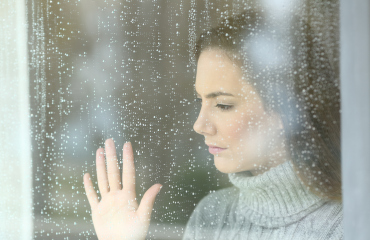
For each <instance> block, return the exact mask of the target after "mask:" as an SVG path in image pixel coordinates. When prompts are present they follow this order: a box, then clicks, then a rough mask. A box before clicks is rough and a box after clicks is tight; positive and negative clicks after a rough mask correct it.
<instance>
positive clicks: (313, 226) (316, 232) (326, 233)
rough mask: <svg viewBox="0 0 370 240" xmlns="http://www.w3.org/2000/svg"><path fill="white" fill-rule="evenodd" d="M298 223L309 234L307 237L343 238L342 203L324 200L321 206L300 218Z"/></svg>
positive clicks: (337, 239)
mask: <svg viewBox="0 0 370 240" xmlns="http://www.w3.org/2000/svg"><path fill="white" fill-rule="evenodd" d="M300 225H301V227H303V228H304V229H305V230H306V231H307V232H308V233H309V235H310V236H311V237H310V238H309V239H330V240H340V239H343V206H342V203H339V202H334V201H328V202H326V203H325V204H324V205H323V206H322V207H320V208H319V209H317V210H316V211H314V212H312V213H311V214H309V215H308V216H307V217H306V218H304V219H302V222H301V224H300Z"/></svg>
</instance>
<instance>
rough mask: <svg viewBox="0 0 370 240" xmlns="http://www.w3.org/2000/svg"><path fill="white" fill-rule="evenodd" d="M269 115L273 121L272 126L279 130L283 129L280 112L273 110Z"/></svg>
mask: <svg viewBox="0 0 370 240" xmlns="http://www.w3.org/2000/svg"><path fill="white" fill-rule="evenodd" d="M271 115H272V119H273V122H274V126H276V128H277V129H279V130H284V125H283V120H282V119H281V116H280V114H278V113H276V112H273V113H272V114H271Z"/></svg>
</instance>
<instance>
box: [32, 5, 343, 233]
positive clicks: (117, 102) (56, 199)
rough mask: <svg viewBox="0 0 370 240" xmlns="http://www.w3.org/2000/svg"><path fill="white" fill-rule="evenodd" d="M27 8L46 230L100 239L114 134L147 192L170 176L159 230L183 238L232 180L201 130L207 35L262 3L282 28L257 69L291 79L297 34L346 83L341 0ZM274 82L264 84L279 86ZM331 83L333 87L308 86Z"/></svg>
mask: <svg viewBox="0 0 370 240" xmlns="http://www.w3.org/2000/svg"><path fill="white" fill-rule="evenodd" d="M27 8H28V21H29V24H28V26H29V40H28V42H29V61H30V101H31V134H32V141H33V142H32V150H33V152H32V157H33V176H34V179H33V186H34V187H33V194H34V195H33V196H34V199H33V201H34V216H35V220H34V221H35V222H34V225H35V229H34V234H35V238H36V239H45V238H53V239H67V238H71V239H96V236H95V231H94V228H93V225H92V221H91V209H90V206H89V203H88V201H87V198H86V195H85V191H84V187H83V180H82V179H83V175H84V173H86V172H88V173H90V174H91V177H92V180H93V183H94V186H95V189H97V175H96V170H95V168H96V165H95V153H96V150H97V149H98V148H99V147H104V141H105V140H106V139H108V138H113V139H114V141H115V144H116V147H117V153H118V158H119V159H121V157H122V147H123V144H124V143H125V142H126V141H131V142H132V145H133V148H134V155H135V164H136V191H137V194H138V198H139V199H141V198H142V196H143V194H144V193H145V191H146V190H147V189H148V188H149V187H150V186H152V185H153V184H154V183H161V184H162V185H163V188H162V190H161V192H160V194H159V195H158V197H157V199H156V202H155V205H154V211H153V213H152V221H151V226H150V228H149V235H148V236H149V238H153V239H181V238H182V236H183V232H184V230H185V225H186V223H187V221H188V220H189V217H190V215H191V214H192V212H193V210H194V208H195V206H196V204H197V203H198V202H199V201H200V200H201V199H202V198H203V197H204V196H206V195H207V194H208V193H210V192H213V191H215V190H218V189H221V188H226V187H229V186H232V184H231V183H230V182H229V178H228V174H225V173H222V172H221V171H220V169H218V168H217V167H216V166H215V164H214V159H213V155H212V154H210V152H209V148H208V146H206V145H205V143H204V140H205V139H206V140H207V137H204V136H202V135H199V134H197V133H196V132H195V131H193V124H194V122H195V121H196V120H197V117H198V114H199V113H200V111H201V107H202V105H201V104H199V103H196V102H195V101H194V99H195V98H196V97H197V96H196V94H195V91H194V83H195V79H196V77H197V75H196V74H197V71H196V67H197V65H196V63H197V62H196V54H195V53H194V49H195V45H196V41H197V39H198V38H199V36H200V34H201V33H202V32H204V31H205V30H207V29H210V28H211V27H216V26H218V24H219V23H220V22H221V21H222V19H225V18H226V17H229V16H236V15H238V14H240V13H241V12H243V11H252V10H251V9H253V11H255V12H263V13H265V15H266V16H268V17H267V19H268V21H270V23H271V25H266V26H269V27H268V29H267V30H266V32H265V33H264V34H260V35H258V34H256V38H255V39H254V40H253V41H252V42H251V43H253V44H255V45H253V46H252V47H251V48H250V49H251V50H250V51H249V52H248V51H247V54H249V55H248V56H253V54H256V55H258V56H259V57H260V59H259V60H258V61H259V63H261V64H262V65H263V64H264V65H263V66H262V65H261V66H259V65H258V66H257V65H254V67H256V68H254V69H253V71H254V73H256V71H261V76H263V77H266V78H268V77H271V79H273V78H276V76H277V75H276V73H280V74H281V76H285V77H286V76H291V75H289V74H291V72H288V71H289V70H288V69H287V68H286V67H292V68H293V67H297V66H296V65H294V64H296V63H295V60H297V59H294V58H290V57H292V56H293V57H294V56H296V55H294V50H292V49H294V47H295V46H296V45H295V44H296V43H295V42H294V41H296V40H297V39H298V40H299V41H302V42H304V44H306V45H305V46H306V47H307V48H310V46H311V45H310V44H311V42H310V43H308V41H312V42H313V43H315V41H319V42H320V44H321V45H320V47H321V48H320V49H319V48H318V49H315V50H318V51H317V55H315V54H314V55H310V57H313V58H314V59H312V58H311V59H306V60H307V62H304V61H303V62H300V63H299V64H300V66H301V67H302V68H301V70H302V71H306V70H307V69H308V70H310V69H309V68H310V67H311V65H310V66H308V65H305V64H311V63H312V62H316V63H318V62H320V61H322V62H325V63H326V64H328V65H327V66H325V68H330V71H331V72H330V73H325V74H329V75H330V78H332V79H334V80H333V81H334V82H335V83H338V71H339V67H338V62H339V60H338V8H339V5H338V3H337V2H336V1H326V2H322V1H286V0H284V1H283V0H282V1H254V0H253V1H252V0H250V1H239V0H234V1H231V0H230V1H227V0H214V1H212V0H208V1H195V0H190V1H185V0H178V1H130V0H126V1H116V0H106V1H88V0H69V1H51V0H45V1H42V0H30V1H28V3H27ZM261 16H262V15H261ZM296 17H297V18H298V19H300V20H301V22H300V24H301V25H297V24H295V23H294V21H293V19H296ZM278 23H282V24H278ZM284 24H285V25H284ZM298 26H303V27H304V26H310V29H309V31H308V30H307V29H306V30H302V29H300V28H298ZM274 28H276V30H274ZM256 30H258V31H260V29H256ZM279 31H280V32H279ZM283 33H288V34H287V35H284V34H283ZM269 34H271V35H269ZM279 34H281V35H279ZM290 34H292V35H290ZM294 34H298V35H299V34H303V35H304V34H306V35H304V36H303V35H302V36H303V37H302V38H299V37H298V38H297V36H294ZM302 39H303V40H302ZM275 40H276V41H275ZM298 40H297V41H298ZM274 44H275V45H274ZM277 46H278V47H277ZM279 46H282V47H283V50H284V51H285V50H287V49H290V50H291V52H292V54H291V55H289V54H290V52H289V54H286V53H287V52H284V51H283V52H281V51H277V50H278V49H280V48H279ZM284 48H285V49H284ZM323 49H324V50H323ZM290 50H289V51H290ZM323 53H325V56H323V55H321V54H323ZM302 54H308V53H307V52H304V53H302ZM310 54H313V53H312V52H310ZM297 55H299V54H297ZM258 56H257V58H258ZM266 56H267V57H266ZM302 59H304V57H302ZM302 59H300V60H302ZM323 59H325V61H324V60H323ZM256 61H257V60H256ZM259 67H261V68H259ZM266 67H267V68H266ZM284 67H285V68H284ZM314 67H317V66H316V65H315V66H314ZM282 69H283V70H282ZM308 70H307V71H308ZM263 74H265V75H263ZM299 74H301V75H302V76H303V75H304V74H302V73H299ZM293 75H294V74H293ZM325 76H326V75H325ZM318 77H324V76H323V75H321V76H320V74H319V75H318ZM287 79H288V78H287ZM323 81H324V80H323ZM268 82H269V81H267V84H264V87H265V88H266V89H269V88H272V89H273V88H274V86H275V85H273V83H271V85H269V83H268ZM280 83H281V82H280ZM284 84H285V83H284ZM286 84H287V85H289V84H292V82H289V81H287V82H286ZM307 84H308V83H307ZM319 86H325V84H321V85H320V84H316V85H312V86H311V87H310V86H306V90H307V89H310V88H311V90H312V89H314V90H312V91H316V90H317V88H319ZM337 86H338V85H337ZM197 91H198V93H200V92H199V91H200V90H199V89H197ZM275 93H276V92H275ZM319 96H320V94H319ZM321 97H322V98H323V101H326V100H325V99H324V98H325V97H324V96H321ZM338 97H339V96H338ZM203 104H204V99H203ZM224 104H225V103H224ZM277 105H278V104H277ZM282 106H285V105H282ZM320 121H321V120H320ZM338 121H339V120H338ZM255 124H256V125H259V124H260V123H259V122H256V123H255ZM338 124H339V122H338ZM226 125H227V124H226ZM226 125H225V126H226ZM319 125H320V123H319ZM208 139H209V140H210V141H214V140H215V139H213V140H211V139H210V138H208ZM263 140H265V139H263ZM243 146H244V145H243ZM257 147H259V148H260V147H261V146H257ZM312 149H313V148H312ZM261 151H262V150H261ZM312 151H315V150H314V149H313V150H312ZM262 152H263V151H262ZM311 153H312V152H311ZM259 154H261V153H259ZM303 155H304V154H303ZM303 155H301V157H302V156H303ZM258 167H260V168H261V169H263V168H264V165H263V166H262V165H261V166H258ZM244 170H245V169H244ZM247 170H248V169H247ZM315 174H318V173H317V172H316V173H315ZM315 174H313V175H312V176H311V177H313V178H314V177H317V176H318V175H315Z"/></svg>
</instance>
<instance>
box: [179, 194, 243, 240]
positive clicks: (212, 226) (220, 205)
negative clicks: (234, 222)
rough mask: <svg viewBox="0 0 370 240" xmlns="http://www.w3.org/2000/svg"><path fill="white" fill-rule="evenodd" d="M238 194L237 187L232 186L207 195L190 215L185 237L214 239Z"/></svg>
mask: <svg viewBox="0 0 370 240" xmlns="http://www.w3.org/2000/svg"><path fill="white" fill-rule="evenodd" d="M238 194H239V190H238V189H237V188H235V187H230V188H225V189H221V190H218V191H216V192H213V193H210V194H208V195H207V196H205V197H204V198H203V199H202V200H201V201H200V202H199V203H198V204H197V206H196V208H195V210H194V211H193V213H192V214H191V216H190V219H189V221H188V223H187V225H186V229H185V235H184V239H212V238H213V237H212V236H213V234H214V233H215V231H216V230H217V229H218V227H219V225H220V224H222V222H223V218H224V216H225V215H226V214H227V212H228V211H229V209H230V207H231V205H232V204H233V202H234V201H235V200H236V199H237V197H238Z"/></svg>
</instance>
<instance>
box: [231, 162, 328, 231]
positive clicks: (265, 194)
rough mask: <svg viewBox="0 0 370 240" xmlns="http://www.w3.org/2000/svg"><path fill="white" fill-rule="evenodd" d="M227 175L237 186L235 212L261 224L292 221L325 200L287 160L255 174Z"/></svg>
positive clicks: (289, 222)
mask: <svg viewBox="0 0 370 240" xmlns="http://www.w3.org/2000/svg"><path fill="white" fill-rule="evenodd" d="M229 179H230V181H231V182H232V183H233V184H234V185H235V186H236V187H238V188H239V190H240V192H239V200H238V206H237V212H238V214H239V213H240V214H242V215H243V216H244V217H245V218H246V220H248V221H251V222H253V223H254V224H257V225H260V226H266V227H280V226H284V225H288V224H291V223H293V222H296V221H298V220H300V219H301V218H303V217H304V216H306V215H307V214H309V213H310V212H312V211H314V210H316V209H317V208H319V207H320V206H322V205H323V204H324V203H325V200H324V199H322V198H320V197H318V196H316V195H314V194H313V193H311V192H310V191H309V190H308V189H307V187H306V186H305V185H303V184H302V183H301V181H300V180H299V179H298V177H297V176H296V174H295V173H294V169H293V165H292V163H291V162H290V161H286V162H284V163H283V164H280V165H278V166H276V167H274V168H271V169H270V170H269V171H266V172H264V173H262V174H260V175H257V176H252V175H251V174H250V172H239V173H230V174H229Z"/></svg>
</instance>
